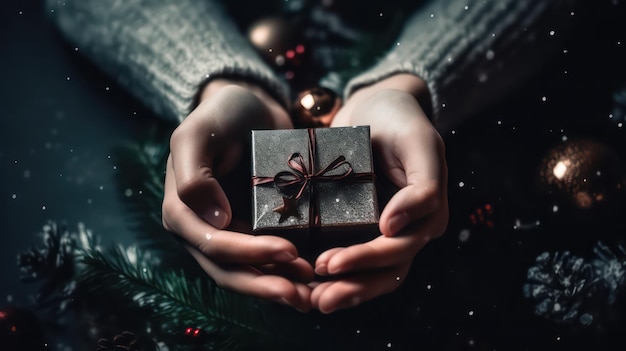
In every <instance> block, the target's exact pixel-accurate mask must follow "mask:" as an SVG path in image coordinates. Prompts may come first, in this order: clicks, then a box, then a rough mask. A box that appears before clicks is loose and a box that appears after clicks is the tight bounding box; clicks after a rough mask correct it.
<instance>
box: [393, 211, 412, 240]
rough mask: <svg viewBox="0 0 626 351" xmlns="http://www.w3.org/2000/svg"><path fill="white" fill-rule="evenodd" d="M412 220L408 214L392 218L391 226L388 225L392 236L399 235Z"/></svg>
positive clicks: (400, 214)
mask: <svg viewBox="0 0 626 351" xmlns="http://www.w3.org/2000/svg"><path fill="white" fill-rule="evenodd" d="M410 220H411V219H410V218H409V215H408V214H407V213H406V212H401V213H398V214H397V215H395V216H393V217H391V218H390V219H389V224H388V225H387V228H388V229H389V233H391V235H394V234H396V233H398V232H399V231H400V230H402V229H403V228H404V227H406V225H407V224H409V221H410Z"/></svg>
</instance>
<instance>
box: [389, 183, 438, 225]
mask: <svg viewBox="0 0 626 351" xmlns="http://www.w3.org/2000/svg"><path fill="white" fill-rule="evenodd" d="M447 207H448V203H447V194H446V189H445V186H444V185H442V184H441V183H440V182H439V181H438V180H430V181H425V182H424V181H417V182H416V183H409V184H408V185H407V186H405V187H403V188H401V189H400V190H399V191H398V192H396V193H395V194H394V195H393V196H392V197H391V199H390V200H389V201H388V202H387V204H386V205H385V207H384V208H383V211H382V213H381V215H380V219H379V223H378V226H379V229H380V231H381V233H382V234H383V235H384V236H388V237H389V236H393V235H397V234H398V233H399V232H400V231H401V230H402V229H404V228H405V227H407V226H408V225H410V224H411V223H415V222H417V221H418V220H420V219H422V218H424V217H426V216H429V215H431V214H433V213H435V212H437V211H443V212H446V213H447V211H448V209H447ZM446 223H447V220H446ZM433 229H435V228H433ZM424 234H425V235H428V236H432V237H436V236H439V234H441V233H440V230H437V231H435V232H432V233H424Z"/></svg>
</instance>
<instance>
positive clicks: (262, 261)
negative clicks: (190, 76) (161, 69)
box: [162, 79, 314, 311]
mask: <svg viewBox="0 0 626 351" xmlns="http://www.w3.org/2000/svg"><path fill="white" fill-rule="evenodd" d="M292 127H293V126H292V124H291V120H290V119H289V115H288V113H287V111H286V110H285V109H284V108H283V107H282V106H280V104H278V103H277V102H276V100H274V99H273V98H272V97H270V96H269V95H268V94H267V93H266V92H265V91H264V90H262V89H260V88H258V87H256V86H254V85H251V84H249V83H245V82H239V81H235V82H234V81H230V80H225V79H216V80H213V81H211V82H210V83H209V84H208V85H207V86H206V87H205V89H204V90H203V93H202V96H201V99H200V103H199V105H198V106H197V107H196V108H195V109H194V111H193V112H191V114H190V115H189V116H188V117H187V118H186V119H185V120H184V121H183V122H182V123H181V124H180V125H179V126H178V127H177V128H176V129H175V130H174V132H173V133H172V136H171V138H170V155H169V157H168V160H167V169H166V176H165V189H164V197H163V208H162V220H163V226H164V227H165V229H166V230H168V231H170V232H173V233H176V234H178V235H179V236H180V237H181V238H182V239H183V241H184V242H185V246H186V247H187V249H188V250H189V251H190V253H191V254H192V255H193V257H194V258H195V259H196V260H197V261H198V263H199V264H200V266H201V267H202V268H203V269H204V270H205V271H206V272H207V273H208V274H209V276H211V278H213V279H214V280H215V282H216V283H217V284H218V285H219V286H221V287H223V288H227V289H231V290H235V291H238V292H241V293H244V294H248V295H252V296H256V297H260V298H263V299H271V300H275V301H277V302H280V303H284V304H287V305H291V306H293V307H295V308H296V309H298V310H300V311H308V310H309V309H310V305H311V303H310V293H311V289H310V288H309V287H308V286H307V285H306V284H307V283H308V282H310V281H311V280H312V279H313V276H314V273H313V268H312V267H311V265H310V264H309V263H308V262H307V261H306V260H304V259H302V258H301V257H298V252H297V250H296V248H295V246H294V245H293V244H292V243H291V242H289V241H288V240H286V239H283V238H279V237H276V236H271V235H251V234H246V233H242V232H240V231H239V230H237V229H235V226H236V225H237V224H236V223H231V219H232V211H231V207H230V202H229V201H228V198H227V196H226V194H225V193H224V190H223V189H222V187H221V186H220V184H219V182H218V181H217V179H216V178H215V176H216V175H228V174H229V173H230V172H232V171H233V169H234V168H235V166H236V165H237V163H238V162H239V161H240V159H241V155H242V152H243V148H244V147H245V145H246V139H245V138H249V137H250V130H252V129H286V128H292ZM241 186H249V184H242V185H241ZM227 229H231V230H227Z"/></svg>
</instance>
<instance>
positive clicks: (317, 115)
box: [291, 87, 341, 128]
mask: <svg viewBox="0 0 626 351" xmlns="http://www.w3.org/2000/svg"><path fill="white" fill-rule="evenodd" d="M340 107H341V99H340V98H339V96H337V94H336V93H335V92H334V91H332V90H330V89H328V88H324V87H315V88H312V89H308V90H305V91H303V92H301V93H300V94H299V95H298V97H297V98H296V101H295V102H294V104H293V108H292V113H291V114H292V118H293V119H294V124H296V126H298V127H307V128H323V127H329V126H330V123H331V122H332V120H333V118H334V117H335V114H336V113H337V111H338V110H339V108H340Z"/></svg>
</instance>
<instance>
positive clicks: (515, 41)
mask: <svg viewBox="0 0 626 351" xmlns="http://www.w3.org/2000/svg"><path fill="white" fill-rule="evenodd" d="M575 6H576V4H575V1H562V0H545V1H544V0H536V1H534V0H479V1H472V0H432V1H427V2H426V3H424V4H423V5H422V6H420V7H419V8H417V10H416V12H415V13H414V14H413V15H411V16H410V17H409V18H408V20H407V22H406V24H405V27H404V29H403V31H402V32H401V34H400V36H399V38H398V40H397V42H396V43H394V45H393V48H392V49H391V50H390V51H389V52H388V53H387V54H386V55H385V56H384V57H382V58H381V59H380V60H379V61H378V62H377V63H376V64H375V65H374V66H373V67H372V68H370V69H369V70H367V71H366V72H364V73H363V74H361V75H358V76H357V77H355V78H353V79H352V80H351V81H349V82H348V84H347V86H346V90H345V95H346V97H347V96H349V94H350V93H351V92H353V91H354V90H355V89H358V88H359V87H360V86H364V85H368V84H372V83H373V82H376V81H377V80H380V79H382V78H384V77H387V76H390V75H393V74H395V73H412V74H415V75H417V76H419V77H420V78H422V79H423V80H424V81H425V82H426V83H427V86H428V88H429V91H430V95H431V98H432V107H433V112H432V120H433V123H434V125H435V126H436V127H437V128H438V129H439V130H444V131H445V130H450V129H451V128H455V127H457V126H458V125H459V123H460V122H462V121H464V120H466V119H467V118H468V117H470V116H474V115H476V114H478V113H479V112H480V111H481V109H483V108H485V107H487V106H489V104H490V103H494V102H495V101H496V100H497V99H500V98H503V97H505V95H506V94H510V93H511V92H512V91H513V90H514V88H515V87H519V86H520V85H522V83H523V82H524V80H525V79H529V78H531V77H533V74H536V73H537V72H538V71H539V69H540V68H541V67H542V66H543V65H545V64H546V62H547V60H549V59H550V57H553V56H554V54H555V53H556V52H557V51H558V50H562V46H559V40H560V39H561V38H562V37H564V35H563V34H564V32H565V28H567V27H568V20H570V19H569V17H571V14H572V13H573V12H572V11H573V10H574V7H575Z"/></svg>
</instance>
